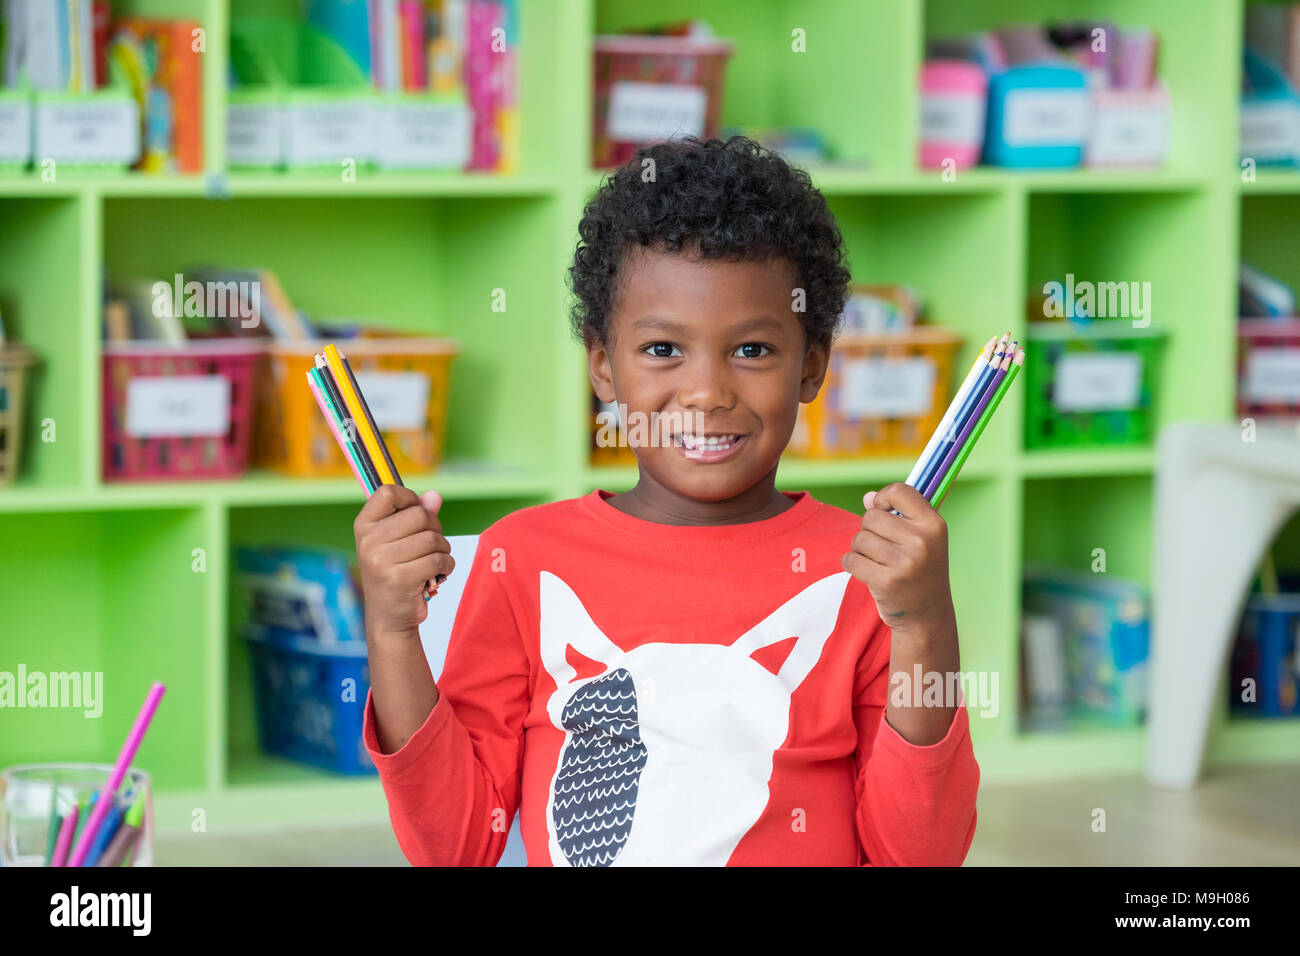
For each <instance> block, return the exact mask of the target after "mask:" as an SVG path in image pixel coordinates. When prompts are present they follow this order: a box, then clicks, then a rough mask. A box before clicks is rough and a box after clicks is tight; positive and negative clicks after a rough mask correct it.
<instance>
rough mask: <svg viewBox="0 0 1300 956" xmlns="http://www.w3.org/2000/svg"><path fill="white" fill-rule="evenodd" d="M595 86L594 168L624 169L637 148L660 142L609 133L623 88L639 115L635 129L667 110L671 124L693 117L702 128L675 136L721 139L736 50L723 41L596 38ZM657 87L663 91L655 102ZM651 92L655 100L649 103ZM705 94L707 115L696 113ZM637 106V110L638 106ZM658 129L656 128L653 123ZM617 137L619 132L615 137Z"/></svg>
mask: <svg viewBox="0 0 1300 956" xmlns="http://www.w3.org/2000/svg"><path fill="white" fill-rule="evenodd" d="M594 47H595V84H594V87H593V90H594V103H593V109H592V130H591V154H592V155H591V161H592V163H593V165H595V166H621V165H623V164H624V163H626V162H627V161H628V160H629V159H631V158H632V157H633V156H634V155H636V151H637V149H638V147H640V146H642V145H644V144H645V143H648V142H652V141H653V140H654V139H655V138H656V137H641V138H638V139H616V138H614V136H613V135H612V134H611V129H610V102H611V98H612V97H613V95H614V93H615V90H616V88H617V87H619V86H623V87H624V89H623V91H622V92H623V93H624V94H627V96H628V98H627V99H626V100H625V101H624V102H626V103H628V104H629V107H630V108H631V109H632V110H634V111H636V112H639V113H640V117H639V119H638V121H637V122H636V123H633V124H631V125H634V126H635V125H642V124H643V123H647V122H649V120H648V117H647V114H649V113H653V112H654V111H655V110H662V111H663V112H662V115H663V116H664V117H668V118H669V119H672V118H673V117H676V118H677V119H679V120H680V119H682V118H685V117H693V118H694V119H698V120H700V121H701V122H700V123H699V126H698V128H676V132H675V133H673V132H670V131H665V135H664V136H659V137H657V138H658V139H664V138H666V136H671V135H689V134H694V135H697V136H702V137H703V138H705V139H708V138H710V137H713V136H717V135H718V126H719V123H720V120H721V117H722V80H723V74H724V72H725V71H726V68H727V58H728V57H730V56H731V50H732V44H731V43H729V42H727V41H724V40H702V39H695V38H690V37H671V36H669V37H664V36H598V37H596V38H595V43H594ZM652 87H661V90H660V91H659V96H658V97H655V96H654V95H653V94H654V92H655V91H654V90H653V89H651V88H652ZM647 91H648V92H649V93H650V94H651V95H650V96H648V97H647V95H646V94H647ZM701 93H702V94H703V99H704V106H703V110H702V115H701V114H700V112H698V111H696V110H695V109H694V107H693V105H692V104H693V103H694V104H698V99H699V96H700V94H701ZM633 100H635V105H632V104H633ZM649 125H650V126H653V125H654V123H653V122H649ZM615 132H617V131H615Z"/></svg>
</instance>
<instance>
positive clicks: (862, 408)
mask: <svg viewBox="0 0 1300 956" xmlns="http://www.w3.org/2000/svg"><path fill="white" fill-rule="evenodd" d="M934 374H935V368H934V362H932V361H931V360H930V359H926V358H907V359H890V358H886V359H851V360H849V361H846V362H845V363H844V371H843V376H844V378H843V383H842V384H841V386H840V389H841V399H840V402H841V407H842V409H843V411H844V414H845V415H847V416H849V417H850V418H867V417H888V418H898V417H902V416H910V415H925V414H927V413H929V411H930V408H931V406H932V405H933V402H934Z"/></svg>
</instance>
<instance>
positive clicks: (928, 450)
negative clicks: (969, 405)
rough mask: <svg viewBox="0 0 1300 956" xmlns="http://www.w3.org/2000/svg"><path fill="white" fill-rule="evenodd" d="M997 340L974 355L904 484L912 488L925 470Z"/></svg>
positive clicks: (991, 340) (992, 340)
mask: <svg viewBox="0 0 1300 956" xmlns="http://www.w3.org/2000/svg"><path fill="white" fill-rule="evenodd" d="M997 341H998V337H997V336H996V335H995V336H993V337H992V338H991V339H989V340H988V341H987V342H986V343H985V344H984V348H983V349H982V350H981V351H980V354H979V355H978V356H977V357H976V359H975V362H974V364H973V365H971V367H970V371H969V372H967V373H966V378H965V379H963V380H962V383H961V388H959V389H957V394H956V395H954V396H953V399H952V402H951V403H950V404H949V405H948V410H947V411H946V412H944V414H943V418H941V419H939V424H938V426H937V427H936V428H935V430H934V434H932V435H931V436H930V440H929V441H928V442H927V443H926V445H925V450H924V451H922V452H921V455H920V457H919V458H917V459H916V464H915V465H914V466H913V467H912V473H911V474H909V475H908V476H907V481H906V482H905V483H906V484H909V485H911V486H912V487H913V488H915V487H916V480H917V479H918V478H920V477H921V472H922V471H924V470H925V466H926V465H927V464H928V463H929V461H930V457H931V456H932V455H933V454H934V449H935V446H936V445H938V444H939V442H940V440H941V439H942V438H943V435H944V433H945V431H946V430H947V429H948V427H949V426H950V425H951V424H952V419H953V417H954V416H955V415H956V414H957V409H959V408H961V404H962V402H963V401H965V399H966V395H967V394H968V393H969V392H970V390H971V388H972V387H973V386H974V384H975V380H976V379H978V378H979V370H980V366H981V365H984V364H987V363H988V360H989V356H990V355H991V354H993V347H994V346H995V345H996V344H997Z"/></svg>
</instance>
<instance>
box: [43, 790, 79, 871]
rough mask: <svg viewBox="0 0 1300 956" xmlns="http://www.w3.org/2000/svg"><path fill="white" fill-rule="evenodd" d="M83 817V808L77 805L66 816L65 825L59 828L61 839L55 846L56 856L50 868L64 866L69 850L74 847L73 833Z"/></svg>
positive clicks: (51, 861)
mask: <svg viewBox="0 0 1300 956" xmlns="http://www.w3.org/2000/svg"><path fill="white" fill-rule="evenodd" d="M80 815H81V807H80V806H78V805H77V804H75V803H74V804H73V805H72V809H70V810H69V811H68V813H67V815H66V816H64V818H63V825H62V826H60V827H59V839H58V842H56V843H55V844H54V856H53V857H51V858H50V866H63V863H64V861H65V860H67V858H68V848H69V847H70V846H72V832H73V831H74V830H76V829H77V818H78V817H79V816H80Z"/></svg>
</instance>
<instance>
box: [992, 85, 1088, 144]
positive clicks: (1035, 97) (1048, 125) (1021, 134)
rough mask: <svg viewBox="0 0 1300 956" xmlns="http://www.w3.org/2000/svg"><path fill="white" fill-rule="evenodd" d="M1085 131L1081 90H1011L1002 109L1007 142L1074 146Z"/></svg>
mask: <svg viewBox="0 0 1300 956" xmlns="http://www.w3.org/2000/svg"><path fill="white" fill-rule="evenodd" d="M1087 135H1088V95H1087V93H1086V92H1084V91H1083V90H1042V89H1031V90H1012V91H1011V92H1010V93H1008V94H1007V96H1006V100H1005V105H1004V108H1003V113H1002V139H1003V141H1004V142H1005V143H1006V144H1007V145H1008V146H1077V145H1079V144H1081V143H1082V142H1083V141H1084V138H1085V137H1086V136H1087Z"/></svg>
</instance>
